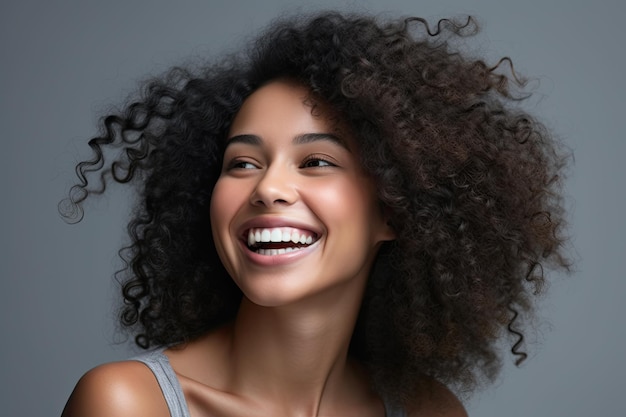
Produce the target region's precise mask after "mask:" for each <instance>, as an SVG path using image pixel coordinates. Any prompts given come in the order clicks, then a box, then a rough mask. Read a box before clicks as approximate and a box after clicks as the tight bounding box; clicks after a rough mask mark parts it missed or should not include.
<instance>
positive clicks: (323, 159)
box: [302, 155, 337, 168]
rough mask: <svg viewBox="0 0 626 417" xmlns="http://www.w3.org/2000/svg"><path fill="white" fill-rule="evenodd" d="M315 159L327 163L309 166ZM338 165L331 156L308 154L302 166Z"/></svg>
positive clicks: (324, 166)
mask: <svg viewBox="0 0 626 417" xmlns="http://www.w3.org/2000/svg"><path fill="white" fill-rule="evenodd" d="M313 161H319V162H323V163H325V164H327V165H322V166H319V165H317V166H313V167H312V166H307V165H308V164H309V163H310V162H313ZM335 166H337V165H336V164H334V163H333V162H332V161H331V160H330V159H329V158H327V157H325V156H323V155H310V156H308V157H307V158H306V159H305V160H304V161H303V162H302V168H326V167H335Z"/></svg>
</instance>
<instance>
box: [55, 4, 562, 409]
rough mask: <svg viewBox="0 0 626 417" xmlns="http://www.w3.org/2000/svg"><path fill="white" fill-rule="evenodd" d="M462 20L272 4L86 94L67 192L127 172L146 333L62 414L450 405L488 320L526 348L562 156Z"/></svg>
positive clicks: (134, 265) (492, 363)
mask: <svg viewBox="0 0 626 417" xmlns="http://www.w3.org/2000/svg"><path fill="white" fill-rule="evenodd" d="M474 29H475V25H474V23H473V21H471V20H469V21H468V22H467V23H465V24H458V23H455V22H451V21H441V22H440V23H439V25H438V28H437V30H436V31H434V32H433V31H431V30H430V29H429V28H428V26H427V24H426V23H425V22H424V21H423V20H421V19H418V18H413V19H406V20H398V21H390V22H382V21H379V20H378V19H376V18H372V17H368V16H348V15H340V14H336V13H323V14H319V15H315V16H311V17H307V18H296V19H292V20H286V21H281V22H277V23H275V24H274V25H272V26H271V27H270V28H269V29H268V30H267V31H266V32H265V33H264V34H263V35H262V36H261V37H259V39H258V41H257V42H255V43H254V44H253V45H252V46H251V47H250V49H249V50H248V51H246V52H245V53H242V54H241V55H238V56H234V57H229V58H228V59H226V60H225V61H224V62H223V63H222V64H220V65H214V66H208V67H204V68H202V69H200V70H197V71H195V72H194V71H191V70H183V69H174V70H172V71H171V72H170V73H169V74H168V75H167V76H166V77H164V78H163V79H156V80H153V81H152V82H150V83H148V84H147V85H146V88H145V89H144V90H143V94H142V97H140V98H138V99H137V100H135V101H132V102H131V103H130V104H129V105H128V106H127V107H126V109H125V111H124V112H123V113H121V114H119V115H111V116H108V117H106V118H104V119H103V126H104V129H103V133H102V135H101V136H99V137H96V138H94V139H92V141H91V142H90V145H91V147H92V149H94V151H95V157H94V159H92V160H90V161H86V162H83V163H81V164H79V165H78V170H77V171H78V173H79V177H80V179H81V183H80V184H79V185H77V186H75V187H74V188H73V189H72V192H71V194H70V200H69V205H68V206H64V213H65V214H66V215H67V216H68V217H69V218H72V216H77V217H75V218H78V219H80V217H81V216H82V211H81V208H80V204H81V202H82V201H83V200H84V199H85V198H87V196H88V195H89V194H92V193H99V192H100V190H101V188H102V187H100V186H98V185H96V186H95V187H94V186H92V185H91V183H90V182H89V181H88V179H89V173H91V172H100V174H101V175H103V176H101V177H100V178H104V177H106V176H107V175H109V174H110V175H111V176H112V177H113V179H114V180H115V181H117V182H122V183H126V182H134V183H136V185H137V186H138V189H139V191H138V192H139V196H140V201H139V204H138V206H137V208H136V211H135V214H134V217H133V219H132V220H131V223H130V225H129V231H130V236H131V244H130V246H129V247H128V248H126V251H125V255H126V260H127V261H128V268H127V272H128V277H127V280H126V282H125V284H124V287H123V294H124V300H125V306H124V308H123V311H122V315H121V319H122V323H123V324H124V325H126V326H128V327H130V328H133V329H135V331H136V334H137V337H136V341H137V343H138V345H140V346H142V347H144V348H149V347H153V346H154V347H157V349H156V350H155V351H152V352H150V353H148V354H146V355H142V356H140V357H137V358H134V360H131V361H124V362H119V363H112V364H105V365H101V366H99V367H97V368H95V369H93V370H91V371H89V372H88V373H87V374H86V375H85V376H84V377H83V378H82V379H81V381H79V383H78V385H77V387H76V389H75V390H74V392H73V394H72V396H71V397H70V399H69V401H68V404H67V406H66V408H65V410H64V414H63V415H64V416H66V417H72V416H110V415H120V416H122V415H133V416H141V415H147V416H148V415H149V416H161V415H162V416H169V415H172V416H187V415H191V416H193V417H199V416H244V415H245V416H255V415H259V416H266V415H290V416H291V415H303V416H304V415H306V416H308V415H323V416H404V415H407V416H428V415H445V416H463V415H466V413H465V411H464V409H463V406H462V404H461V403H460V401H459V400H458V399H457V397H456V396H455V395H454V394H452V392H451V391H450V390H449V389H453V390H456V391H457V392H469V390H470V389H472V388H474V387H476V386H478V385H479V384H480V383H481V382H482V381H483V380H485V379H487V380H489V378H492V377H493V376H494V375H495V372H496V370H497V367H498V361H499V359H498V358H499V356H498V354H497V351H496V349H495V344H496V343H497V341H498V340H499V338H500V337H501V336H502V335H503V334H502V333H503V331H505V330H508V333H509V334H511V335H512V336H513V337H514V339H513V340H512V343H513V347H512V352H513V354H515V355H517V356H518V360H523V359H524V357H525V353H523V352H522V351H521V350H520V345H521V343H522V341H523V336H522V332H521V330H522V324H523V323H521V319H520V318H519V317H520V316H519V314H520V313H530V312H532V302H531V296H532V295H533V294H535V293H537V292H538V291H539V290H540V288H541V284H543V282H544V275H543V271H544V269H545V268H546V267H550V266H552V267H562V268H567V261H566V259H565V258H564V257H563V254H562V246H563V242H564V238H563V237H562V229H563V214H562V206H561V200H560V194H559V185H560V182H559V179H560V177H559V174H560V171H561V169H562V167H563V165H564V161H565V157H564V155H562V154H561V153H560V151H559V148H558V146H557V144H556V143H555V141H554V140H553V139H552V138H551V137H550V135H549V133H548V132H546V131H545V129H544V128H543V127H542V126H541V125H540V124H539V123H537V122H536V121H535V120H534V119H533V118H532V117H531V116H530V115H528V114H526V113H524V112H522V111H521V110H519V109H518V108H516V107H515V106H514V103H513V102H515V101H516V100H519V98H518V97H516V96H515V93H514V92H512V91H511V89H512V88H513V87H516V86H521V85H520V82H519V80H518V78H516V77H515V74H512V77H507V76H506V75H504V74H501V73H499V72H498V69H499V67H498V66H496V67H489V66H488V65H486V64H485V63H484V62H483V61H481V60H472V59H468V58H465V57H463V56H462V55H461V54H459V53H458V52H457V51H456V50H454V49H453V48H452V47H451V46H449V41H451V40H454V39H458V38H462V37H463V36H465V35H467V34H470V33H471V32H473V31H474ZM502 62H508V61H507V60H503V61H502ZM108 148H119V149H123V150H124V152H123V153H122V154H121V156H120V157H119V158H117V159H116V160H114V161H113V162H108V161H107V160H105V159H106V158H105V155H106V153H105V151H106V150H107V149H108ZM70 209H76V210H77V211H74V212H71V211H69V210H70ZM146 365H147V366H146Z"/></svg>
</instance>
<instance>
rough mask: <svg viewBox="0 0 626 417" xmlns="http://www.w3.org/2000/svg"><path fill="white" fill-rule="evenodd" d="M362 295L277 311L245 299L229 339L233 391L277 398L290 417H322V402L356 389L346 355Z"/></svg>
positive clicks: (334, 297) (353, 370)
mask: <svg viewBox="0 0 626 417" xmlns="http://www.w3.org/2000/svg"><path fill="white" fill-rule="evenodd" d="M362 292H363V289H362V288H360V289H359V290H358V291H354V288H353V289H352V290H351V291H345V292H340V294H341V293H343V294H344V295H345V294H347V295H346V296H344V297H341V296H337V293H335V296H333V297H332V298H333V299H332V300H329V299H325V300H321V301H320V300H319V299H318V300H315V301H310V302H303V303H299V304H298V305H297V306H285V307H278V308H268V307H262V306H258V305H256V304H254V303H252V302H250V301H249V300H247V299H245V298H244V300H243V302H242V304H241V307H240V311H239V313H238V315H237V319H236V321H235V323H234V325H233V329H232V334H231V339H230V364H231V370H232V373H231V376H232V379H231V384H232V387H233V389H234V390H235V391H237V392H246V393H250V395H251V396H254V397H257V398H264V399H268V398H274V399H275V401H272V403H274V404H282V405H283V406H284V407H285V408H287V409H286V410H283V411H284V412H288V414H289V415H317V414H318V413H320V407H322V398H323V399H324V402H328V403H332V402H333V397H334V396H340V395H341V394H344V393H345V389H346V387H349V386H353V385H354V381H351V379H354V378H355V369H354V367H352V366H351V365H350V364H349V363H348V358H347V355H348V347H349V344H350V339H351V336H352V332H353V329H354V325H355V322H356V318H357V315H358V311H359V308H360V300H361V297H362ZM347 382H348V383H347ZM342 390H343V392H342Z"/></svg>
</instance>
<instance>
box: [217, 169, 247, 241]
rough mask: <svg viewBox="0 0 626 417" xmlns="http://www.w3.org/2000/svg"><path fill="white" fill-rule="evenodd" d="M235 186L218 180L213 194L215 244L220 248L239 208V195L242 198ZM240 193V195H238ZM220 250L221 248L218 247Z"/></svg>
mask: <svg viewBox="0 0 626 417" xmlns="http://www.w3.org/2000/svg"><path fill="white" fill-rule="evenodd" d="M235 190H236V188H235V187H232V186H230V185H229V184H228V181H225V180H222V179H220V180H218V181H217V183H216V184H215V187H214V188H213V194H212V195H211V208H210V216H211V229H212V230H213V239H214V240H215V245H216V246H217V247H218V248H219V247H220V246H221V244H222V240H223V238H224V237H225V234H227V233H228V226H229V225H230V223H231V219H232V217H233V216H234V215H235V213H236V210H237V204H238V202H237V197H239V198H241V193H237V192H236V191H235ZM238 194H239V196H238ZM218 250H219V249H218Z"/></svg>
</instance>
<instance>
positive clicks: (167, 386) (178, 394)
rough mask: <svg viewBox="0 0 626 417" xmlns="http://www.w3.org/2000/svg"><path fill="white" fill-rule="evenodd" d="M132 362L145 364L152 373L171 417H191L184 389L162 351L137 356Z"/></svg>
mask: <svg viewBox="0 0 626 417" xmlns="http://www.w3.org/2000/svg"><path fill="white" fill-rule="evenodd" d="M131 360H134V361H139V362H142V363H144V364H145V365H146V366H147V367H148V368H149V369H150V370H151V371H152V373H153V374H154V376H155V378H156V380H157V382H158V383H159V387H161V391H162V392H163V397H164V398H165V402H166V403H167V407H168V408H169V410H170V415H171V417H191V416H190V414H189V409H188V407H187V402H186V401H185V394H183V389H182V387H181V386H180V382H178V378H177V377H176V373H175V372H174V369H172V365H171V364H170V361H169V359H168V358H167V356H165V354H164V353H163V350H162V349H160V350H155V351H153V352H148V353H144V354H141V355H138V356H135V357H133V358H131Z"/></svg>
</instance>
